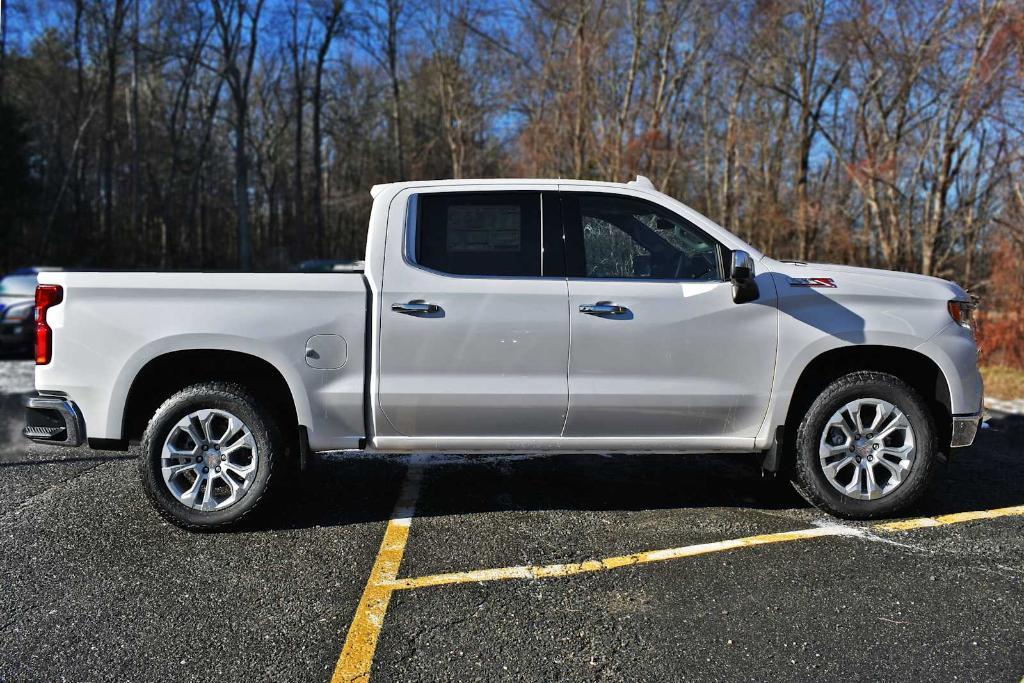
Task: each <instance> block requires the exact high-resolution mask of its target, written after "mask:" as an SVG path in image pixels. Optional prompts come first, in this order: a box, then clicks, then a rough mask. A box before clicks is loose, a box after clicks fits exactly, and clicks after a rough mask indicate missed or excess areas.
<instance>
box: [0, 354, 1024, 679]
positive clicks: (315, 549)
mask: <svg viewBox="0 0 1024 683" xmlns="http://www.w3.org/2000/svg"><path fill="white" fill-rule="evenodd" d="M31 367H32V366H31V365H30V364H26V363H23V362H11V361H6V362H0V449H3V452H2V453H0V547H2V548H3V552H2V553H0V572H2V576H3V579H2V582H3V590H2V591H0V680H2V681H21V680H40V681H54V680H73V681H93V680H95V681H100V680H168V679H174V680H185V681H192V680H195V681H234V680H246V681H252V680H296V681H307V680H308V681H328V680H331V679H332V677H333V679H334V680H366V678H367V677H369V679H370V680H375V681H492V680H516V681H521V680H530V681H554V680H588V681H590V680H671V681H677V680H708V679H714V680H769V679H786V680H792V679H804V680H806V679H814V680H843V681H849V680H878V679H893V678H897V677H898V678H902V679H909V680H919V679H929V680H984V681H1010V682H1012V683H1017V682H1019V681H1021V680H1022V676H1024V533H1022V532H1024V446H1022V444H1024V417H1022V416H1014V415H1007V414H1002V413H995V414H993V416H992V419H991V420H990V426H991V428H990V429H988V430H985V431H983V432H982V433H981V435H980V436H979V439H978V442H977V445H976V446H975V448H974V449H972V450H971V451H970V452H968V453H966V454H964V455H962V456H961V457H958V458H956V459H954V460H953V461H952V462H951V463H950V464H949V465H948V467H947V468H946V471H945V472H944V473H943V475H942V476H941V479H940V481H939V482H938V484H937V485H936V486H935V487H934V488H933V490H932V491H931V493H930V496H929V498H928V500H927V502H926V503H925V504H924V506H923V507H922V508H921V509H920V510H918V511H916V513H915V516H914V518H913V519H912V520H911V521H909V522H903V523H898V524H891V523H890V524H876V525H868V524H854V523H846V522H840V521H838V520H836V519H834V518H830V517H828V516H827V515H824V514H822V513H820V512H818V511H816V510H814V509H813V508H809V507H808V506H806V505H805V504H804V503H803V502H802V501H801V500H800V499H799V498H797V497H796V496H795V494H793V493H791V492H790V490H789V489H788V487H787V486H785V485H783V484H781V483H780V482H773V481H770V480H765V479H762V478H761V476H760V473H759V470H758V468H757V466H756V463H755V462H754V461H753V460H751V459H746V458H743V457H741V456H675V457H668V456H616V457H601V456H586V457H583V456H555V457H544V458H528V457H523V458H508V459H497V458H482V459H467V458H455V457H448V458H439V457H428V456H413V457H410V458H394V459H384V458H374V457H367V456H361V457H346V458H330V459H328V460H327V461H325V462H324V463H323V464H322V465H321V466H320V467H319V468H318V469H317V471H316V476H313V477H306V478H304V479H303V480H301V481H298V482H295V483H293V484H290V485H289V486H288V487H287V488H286V489H285V490H283V491H280V492H279V493H280V495H279V496H278V499H277V501H276V502H275V503H274V504H273V506H272V508H271V509H270V510H268V511H267V513H266V514H264V515H262V516H261V517H260V518H259V519H257V520H254V521H253V522H252V523H250V524H249V525H248V526H247V527H246V528H245V529H243V530H240V531H237V532H233V533H224V534H216V535H197V534H190V533H187V532H183V531H180V530H179V529H177V528H175V527H173V526H170V525H168V524H165V523H163V522H162V521H161V520H160V518H159V517H158V516H157V515H156V513H154V512H153V511H151V509H150V508H149V506H148V504H147V503H146V501H145V498H144V496H143V494H142V491H141V489H140V487H139V485H138V482H137V475H136V469H135V463H134V461H133V460H132V454H130V453H129V454H123V453H100V452H94V451H88V450H63V449H56V448H42V447H38V446H34V445H25V444H23V443H21V442H20V441H12V440H11V439H12V438H13V436H12V434H14V433H16V431H17V427H18V422H19V421H20V419H21V414H20V409H19V408H18V405H17V402H18V394H19V393H20V392H24V391H27V390H28V389H29V388H30V386H31ZM5 434H6V436H4V435H5Z"/></svg>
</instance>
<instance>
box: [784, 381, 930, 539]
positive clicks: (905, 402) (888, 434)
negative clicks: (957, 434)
mask: <svg viewBox="0 0 1024 683" xmlns="http://www.w3.org/2000/svg"><path fill="white" fill-rule="evenodd" d="M935 433H936V432H935V426H934V423H933V420H932V416H931V414H930V412H929V411H928V408H927V406H926V405H925V402H924V400H923V399H922V398H921V396H920V395H919V394H918V393H917V392H916V391H914V389H913V388H912V387H910V385H908V384H907V383H906V382H903V381H902V380H900V379H899V378H897V377H894V376H893V375H889V374H885V373H881V372H855V373H851V374H849V375H845V376H844V377H840V378H839V379H837V380H836V381H834V382H833V383H832V384H830V385H829V386H828V387H827V388H826V389H825V390H824V391H823V392H822V393H821V395H820V396H819V397H818V398H817V399H816V400H815V401H814V403H813V404H811V407H810V409H809V410H808V411H807V414H806V416H805V417H804V419H803V420H802V421H801V423H800V427H799V430H798V432H797V439H796V453H795V468H794V474H795V476H794V481H793V484H794V487H795V488H796V489H797V491H798V492H799V493H800V494H801V495H802V496H803V497H804V498H805V499H806V500H807V501H808V502H810V503H812V504H813V505H815V506H817V507H819V508H821V509H823V510H826V511H828V512H831V513H832V514H835V515H838V516H840V517H845V518H849V519H870V518H875V517H885V516H890V515H895V514H898V513H900V512H902V511H904V510H906V509H907V508H909V507H910V506H912V505H914V504H915V503H917V502H918V501H919V500H920V499H921V497H922V496H923V495H924V493H925V491H926V490H927V488H928V485H929V483H930V481H931V478H932V472H933V470H934V464H935V460H936V458H937V442H936V436H935Z"/></svg>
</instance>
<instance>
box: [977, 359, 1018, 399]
mask: <svg viewBox="0 0 1024 683" xmlns="http://www.w3.org/2000/svg"><path fill="white" fill-rule="evenodd" d="M981 376H982V377H984V378H985V395H986V396H991V397H993V398H1000V399H1014V398H1024V370H1016V369H1014V368H1007V367H1003V366H999V365H992V366H988V367H982V368H981Z"/></svg>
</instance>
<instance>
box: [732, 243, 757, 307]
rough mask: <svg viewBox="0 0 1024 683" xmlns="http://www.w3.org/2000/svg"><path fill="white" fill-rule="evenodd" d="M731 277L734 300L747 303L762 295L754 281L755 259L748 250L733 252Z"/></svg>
mask: <svg viewBox="0 0 1024 683" xmlns="http://www.w3.org/2000/svg"><path fill="white" fill-rule="evenodd" d="M729 279H730V280H731V281H732V300H733V301H735V302H736V303H738V304H745V303H747V302H748V301H753V300H755V299H756V298H757V297H759V296H760V295H761V292H760V290H758V288H757V283H756V282H754V259H752V258H750V254H748V253H747V252H745V251H734V252H732V266H731V268H730V269H729Z"/></svg>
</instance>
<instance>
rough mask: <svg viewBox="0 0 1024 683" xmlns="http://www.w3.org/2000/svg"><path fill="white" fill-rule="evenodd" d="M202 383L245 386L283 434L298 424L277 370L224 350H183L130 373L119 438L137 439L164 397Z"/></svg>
mask: <svg viewBox="0 0 1024 683" xmlns="http://www.w3.org/2000/svg"><path fill="white" fill-rule="evenodd" d="M208 381H222V382H234V383H237V384H240V385H242V386H244V387H246V388H247V389H248V390H249V391H251V392H253V394H254V395H256V397H258V398H260V399H261V400H262V401H263V402H265V404H266V405H268V406H270V408H271V409H272V410H273V411H274V412H275V414H276V415H277V416H278V418H279V419H281V420H283V425H282V426H283V427H285V428H286V429H285V431H286V433H287V432H289V431H291V430H293V429H294V428H296V427H297V426H298V425H299V424H300V418H301V415H300V414H299V410H298V408H297V404H296V401H295V396H294V392H293V391H292V388H291V386H290V385H289V383H288V381H287V380H286V379H285V376H284V375H283V374H282V373H281V371H280V370H279V369H278V368H277V367H276V366H274V365H273V364H272V363H270V362H269V361H267V360H265V359H263V358H260V357H258V356H255V355H252V354H249V353H245V352H242V351H234V350H228V349H184V350H178V351H170V352H167V353H163V354H161V355H158V356H155V357H153V358H151V359H150V360H149V361H147V362H146V364H145V365H143V366H142V368H141V369H140V370H139V372H138V373H136V374H135V376H134V378H133V380H132V383H131V386H130V388H129V389H128V392H127V395H126V399H125V402H124V408H123V415H122V422H121V433H122V437H123V438H124V439H126V440H135V439H139V438H140V437H141V436H142V433H143V431H145V428H146V424H147V423H148V422H149V419H150V418H151V417H152V416H153V413H154V412H156V409H157V408H159V407H160V405H161V404H162V403H163V402H164V401H165V400H166V399H167V398H168V397H169V396H171V395H173V394H174V393H176V392H178V391H180V390H181V389H184V388H185V387H187V386H190V385H192V384H196V383H198V382H208Z"/></svg>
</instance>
